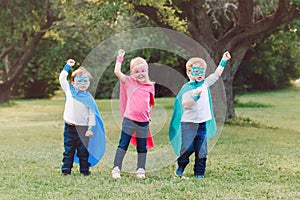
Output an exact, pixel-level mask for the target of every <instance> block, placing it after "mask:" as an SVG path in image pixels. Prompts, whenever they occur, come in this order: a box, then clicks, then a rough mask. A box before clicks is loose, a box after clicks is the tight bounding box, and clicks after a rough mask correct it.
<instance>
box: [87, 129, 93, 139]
mask: <svg viewBox="0 0 300 200" xmlns="http://www.w3.org/2000/svg"><path fill="white" fill-rule="evenodd" d="M85 136H86V137H89V138H91V137H93V136H94V133H93V131H91V130H87V131H86V132H85Z"/></svg>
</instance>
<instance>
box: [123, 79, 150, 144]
mask: <svg viewBox="0 0 300 200" xmlns="http://www.w3.org/2000/svg"><path fill="white" fill-rule="evenodd" d="M147 85H148V84H144V85H141V86H139V87H145V86H147ZM151 87H152V86H151ZM149 88H150V87H149ZM149 92H150V102H149V103H150V106H152V107H153V106H154V93H153V92H154V91H153V90H152V89H151V90H150V89H149ZM119 98H120V111H121V116H122V118H124V112H125V109H126V104H127V95H126V89H125V84H124V83H123V82H122V81H120V97H119ZM130 143H131V144H132V145H134V146H137V141H136V133H135V132H134V133H133V135H132V137H131V140H130ZM153 147H154V141H153V138H152V134H151V132H150V128H149V131H148V137H147V149H151V148H153Z"/></svg>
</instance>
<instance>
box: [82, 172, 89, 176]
mask: <svg viewBox="0 0 300 200" xmlns="http://www.w3.org/2000/svg"><path fill="white" fill-rule="evenodd" d="M80 174H81V175H83V176H89V175H91V172H90V171H84V172H80Z"/></svg>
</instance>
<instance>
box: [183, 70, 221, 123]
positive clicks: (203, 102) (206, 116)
mask: <svg viewBox="0 0 300 200" xmlns="http://www.w3.org/2000/svg"><path fill="white" fill-rule="evenodd" d="M218 79H219V76H217V75H216V74H214V73H213V74H211V75H209V76H208V77H207V78H206V79H205V80H204V83H203V84H202V85H201V90H202V92H201V96H200V98H199V100H197V101H196V102H195V104H193V105H192V106H191V107H189V108H186V109H184V111H183V115H182V118H181V121H182V122H193V123H202V122H206V121H208V120H210V119H212V116H211V110H210V105H209V96H208V88H209V87H210V86H211V85H213V84H214V83H215V82H216V81H217V80H218ZM192 95H193V94H192V91H191V90H190V91H188V92H186V93H184V94H183V95H182V103H184V102H185V101H187V100H188V99H190V98H192Z"/></svg>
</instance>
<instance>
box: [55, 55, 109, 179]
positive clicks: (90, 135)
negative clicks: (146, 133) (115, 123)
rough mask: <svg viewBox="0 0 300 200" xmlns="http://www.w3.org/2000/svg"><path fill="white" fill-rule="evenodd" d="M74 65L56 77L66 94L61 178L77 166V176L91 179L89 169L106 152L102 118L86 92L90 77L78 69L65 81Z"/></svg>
mask: <svg viewBox="0 0 300 200" xmlns="http://www.w3.org/2000/svg"><path fill="white" fill-rule="evenodd" d="M74 64H75V61H74V60H73V59H69V60H68V62H67V64H66V65H65V67H64V69H63V70H62V71H61V73H60V76H59V82H60V85H61V87H62V89H63V91H64V93H65V96H66V102H65V110H64V116H63V118H64V121H65V127H64V153H63V165H62V168H61V170H62V175H64V176H66V175H70V174H71V170H72V167H73V162H76V163H79V166H80V174H82V175H84V176H89V175H90V173H91V172H90V170H89V168H90V167H91V166H94V165H96V164H97V163H98V162H99V160H100V159H101V158H102V156H103V154H104V151H105V132H104V125H103V122H102V118H101V115H100V113H99V110H98V107H97V105H96V102H95V100H94V98H93V96H92V95H91V94H90V93H89V92H88V91H87V89H88V87H89V85H90V78H91V75H90V73H89V72H88V71H87V70H86V69H85V68H84V67H79V68H78V69H76V70H75V71H74V72H73V73H72V75H71V84H70V83H69V82H68V80H67V76H68V72H69V71H70V70H71V68H72V67H73V66H74Z"/></svg>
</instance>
